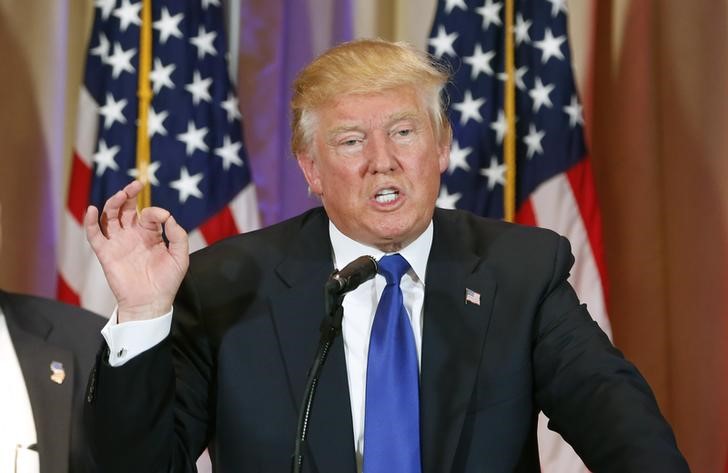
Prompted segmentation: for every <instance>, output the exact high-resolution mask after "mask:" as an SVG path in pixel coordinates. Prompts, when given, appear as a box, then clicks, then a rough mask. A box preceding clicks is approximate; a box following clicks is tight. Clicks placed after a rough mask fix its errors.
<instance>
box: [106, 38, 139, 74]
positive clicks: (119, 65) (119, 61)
mask: <svg viewBox="0 0 728 473" xmlns="http://www.w3.org/2000/svg"><path fill="white" fill-rule="evenodd" d="M135 54H136V49H135V48H130V49H127V50H126V51H124V50H123V49H122V48H121V43H119V42H116V43H114V53H113V54H112V55H111V56H109V57H108V58H107V59H106V63H107V64H108V65H110V66H111V67H112V69H113V70H112V71H111V76H112V77H113V78H114V79H118V78H119V76H120V75H121V73H122V71H126V72H134V66H132V65H131V58H132V57H134V55H135Z"/></svg>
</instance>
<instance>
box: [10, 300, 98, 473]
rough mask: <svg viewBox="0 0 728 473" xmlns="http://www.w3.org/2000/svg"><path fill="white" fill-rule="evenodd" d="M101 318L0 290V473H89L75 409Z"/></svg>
mask: <svg viewBox="0 0 728 473" xmlns="http://www.w3.org/2000/svg"><path fill="white" fill-rule="evenodd" d="M103 323H104V319H103V318H101V317H99V316H98V315H95V314H92V313H90V312H87V311H85V310H82V309H79V308H77V307H71V306H68V305H65V304H61V303H59V302H56V301H52V300H48V299H43V298H40V297H34V296H29V295H21V294H12V293H9V292H5V291H2V290H0V379H1V380H2V386H3V387H2V390H0V423H1V424H2V428H0V472H17V473H67V472H71V473H79V472H86V471H90V470H89V469H88V468H87V467H88V465H87V462H88V450H87V448H86V445H85V442H84V437H83V431H82V426H81V413H82V410H83V402H84V392H85V386H86V380H87V379H88V375H89V372H90V371H91V367H92V366H93V361H94V355H95V353H96V351H97V350H98V344H99V343H100V341H101V337H100V335H99V330H101V327H103Z"/></svg>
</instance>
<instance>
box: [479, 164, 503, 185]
mask: <svg viewBox="0 0 728 473" xmlns="http://www.w3.org/2000/svg"><path fill="white" fill-rule="evenodd" d="M480 175H481V176H484V177H486V178H488V190H489V191H492V190H493V189H494V188H495V185H496V184H500V185H502V186H504V185H506V165H505V163H503V164H498V158H496V157H495V156H491V157H490V166H488V167H487V168H483V169H481V170H480Z"/></svg>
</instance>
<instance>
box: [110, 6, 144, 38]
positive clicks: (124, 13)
mask: <svg viewBox="0 0 728 473" xmlns="http://www.w3.org/2000/svg"><path fill="white" fill-rule="evenodd" d="M141 9H142V2H137V3H134V4H132V3H129V0H122V4H121V6H120V7H119V8H117V9H116V10H114V16H115V17H117V18H118V19H119V23H120V25H121V26H120V28H121V31H126V29H127V28H128V27H129V25H141V24H142V22H141V20H140V19H139V11H140V10H141Z"/></svg>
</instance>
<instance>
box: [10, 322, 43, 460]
mask: <svg viewBox="0 0 728 473" xmlns="http://www.w3.org/2000/svg"><path fill="white" fill-rule="evenodd" d="M50 373H51V371H50V366H49V367H48V376H50ZM0 379H1V380H2V381H3V388H2V389H1V390H0V426H2V428H0V472H6V471H7V472H17V473H38V471H39V470H38V468H39V463H38V452H37V450H34V449H30V448H28V447H31V446H35V444H36V442H37V441H38V440H37V437H36V431H35V421H34V419H33V409H32V408H31V406H30V398H29V397H28V389H27V387H26V385H25V378H24V377H23V372H22V371H21V369H20V363H19V362H18V356H17V354H16V353H15V347H14V346H13V341H12V339H11V338H10V333H9V332H8V325H7V322H6V321H5V314H3V312H2V309H0ZM48 382H49V383H50V381H48ZM34 448H35V447H34Z"/></svg>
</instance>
